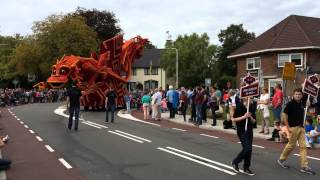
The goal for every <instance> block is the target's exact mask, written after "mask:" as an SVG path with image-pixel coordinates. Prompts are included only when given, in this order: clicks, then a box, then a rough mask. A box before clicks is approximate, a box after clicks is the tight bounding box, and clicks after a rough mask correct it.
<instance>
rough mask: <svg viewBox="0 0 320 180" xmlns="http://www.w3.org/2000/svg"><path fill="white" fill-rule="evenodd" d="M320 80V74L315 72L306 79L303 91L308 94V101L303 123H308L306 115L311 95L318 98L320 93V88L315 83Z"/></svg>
mask: <svg viewBox="0 0 320 180" xmlns="http://www.w3.org/2000/svg"><path fill="white" fill-rule="evenodd" d="M318 81H319V79H318V75H317V74H314V75H312V76H310V77H309V78H308V79H305V80H304V83H303V89H302V92H303V93H306V94H308V99H307V103H306V109H305V112H304V119H303V124H304V125H305V124H306V117H307V112H308V108H309V101H310V96H313V97H315V98H317V96H318V93H319V88H318V87H317V86H316V85H315V84H316V83H317V82H318Z"/></svg>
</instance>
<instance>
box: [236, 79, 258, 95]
mask: <svg viewBox="0 0 320 180" xmlns="http://www.w3.org/2000/svg"><path fill="white" fill-rule="evenodd" d="M258 95H259V83H258V82H256V83H254V84H250V85H246V86H243V87H241V88H240V97H241V98H243V97H250V96H258Z"/></svg>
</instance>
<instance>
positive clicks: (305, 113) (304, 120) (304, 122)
mask: <svg viewBox="0 0 320 180" xmlns="http://www.w3.org/2000/svg"><path fill="white" fill-rule="evenodd" d="M309 101H310V95H309V94H308V99H307V103H306V109H305V111H304V118H303V126H305V125H306V118H307V112H308V108H309Z"/></svg>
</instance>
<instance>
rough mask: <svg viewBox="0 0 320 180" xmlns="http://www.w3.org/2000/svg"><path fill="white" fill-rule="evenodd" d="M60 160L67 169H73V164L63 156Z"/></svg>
mask: <svg viewBox="0 0 320 180" xmlns="http://www.w3.org/2000/svg"><path fill="white" fill-rule="evenodd" d="M59 161H60V162H61V163H62V164H63V165H64V166H65V167H66V168H67V169H71V168H72V166H71V165H70V164H69V163H67V161H65V160H64V159H63V158H59Z"/></svg>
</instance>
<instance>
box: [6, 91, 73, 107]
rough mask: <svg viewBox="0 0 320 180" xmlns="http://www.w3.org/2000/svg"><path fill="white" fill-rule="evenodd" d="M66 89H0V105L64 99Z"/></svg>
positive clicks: (49, 101)
mask: <svg viewBox="0 0 320 180" xmlns="http://www.w3.org/2000/svg"><path fill="white" fill-rule="evenodd" d="M66 92H67V91H66V89H49V90H43V91H39V90H36V89H31V90H27V89H23V88H17V89H8V88H6V89H0V106H6V105H7V106H16V105H21V104H28V103H51V102H60V101H65V100H66V97H67V94H66Z"/></svg>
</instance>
